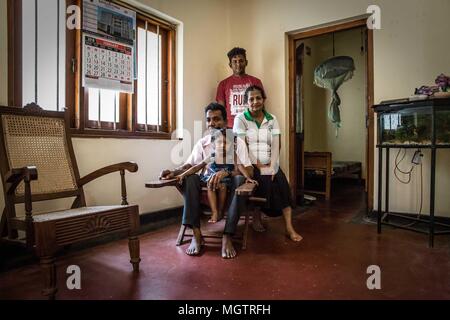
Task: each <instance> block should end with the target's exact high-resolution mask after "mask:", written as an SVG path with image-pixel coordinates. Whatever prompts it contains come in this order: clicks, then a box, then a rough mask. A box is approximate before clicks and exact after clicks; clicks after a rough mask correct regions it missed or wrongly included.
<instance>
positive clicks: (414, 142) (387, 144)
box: [373, 99, 450, 247]
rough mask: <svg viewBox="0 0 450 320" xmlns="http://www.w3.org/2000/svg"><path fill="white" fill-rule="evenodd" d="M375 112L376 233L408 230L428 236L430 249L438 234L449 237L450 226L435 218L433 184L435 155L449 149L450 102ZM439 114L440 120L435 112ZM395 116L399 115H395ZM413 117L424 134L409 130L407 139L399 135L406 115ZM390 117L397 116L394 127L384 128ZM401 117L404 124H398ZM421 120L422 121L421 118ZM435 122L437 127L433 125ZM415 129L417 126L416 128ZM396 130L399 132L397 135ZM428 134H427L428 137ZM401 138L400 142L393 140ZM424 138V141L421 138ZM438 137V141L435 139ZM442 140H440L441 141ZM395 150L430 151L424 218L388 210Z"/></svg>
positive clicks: (397, 106)
mask: <svg viewBox="0 0 450 320" xmlns="http://www.w3.org/2000/svg"><path fill="white" fill-rule="evenodd" d="M373 108H374V111H375V112H376V113H377V122H378V128H377V129H378V144H377V145H376V147H377V149H378V211H377V231H378V233H381V226H382V225H390V226H393V227H396V228H401V229H406V230H411V231H415V232H420V233H425V234H428V245H429V247H433V245H434V236H435V235H441V234H450V224H447V223H443V222H439V221H436V218H435V215H434V213H435V212H434V209H435V184H436V183H435V182H436V155H437V150H439V149H448V148H450V143H449V141H447V139H448V135H449V128H448V124H449V118H450V99H427V100H422V101H414V102H410V101H407V102H401V103H395V102H394V103H386V104H379V105H375V106H374V107H373ZM437 112H439V117H438V118H437V117H436V113H437ZM397 114H400V116H398V115H397ZM411 114H414V115H415V118H414V119H415V123H416V124H417V123H418V122H419V121H418V119H419V120H420V121H421V123H422V124H424V125H423V127H424V128H426V129H429V130H422V133H423V135H422V136H418V135H417V134H416V135H413V134H411V132H414V133H417V131H418V130H411V131H410V132H409V133H410V134H411V135H410V136H409V135H407V134H405V133H404V132H401V134H400V135H398V134H397V133H398V132H399V131H400V130H401V129H402V126H404V127H408V126H407V125H406V123H407V121H409V118H408V117H409V116H410V115H411ZM391 116H394V117H398V119H397V120H396V123H395V126H389V124H388V125H386V123H385V121H386V119H390V117H391ZM402 116H403V119H404V120H403V121H398V120H399V119H400V118H401V117H402ZM420 117H421V118H420ZM436 123H437V124H436ZM417 127H418V126H417ZM428 127H429V128H428ZM397 131H398V132H397ZM427 132H429V134H428V136H427ZM398 136H400V137H401V138H402V139H403V140H402V141H398V140H395V139H397V138H398ZM424 137H425V138H424ZM437 137H438V138H439V139H438V140H437ZM440 138H442V139H440ZM398 148H408V149H411V148H414V149H430V150H431V162H430V170H431V171H430V177H431V178H430V214H429V217H427V219H424V218H417V217H414V216H413V214H401V213H393V212H390V211H389V171H390V155H389V153H390V149H398ZM383 153H385V159H384V162H385V177H384V181H383ZM383 183H384V184H385V190H384V211H383V210H382V200H383ZM399 218H400V219H402V220H404V221H410V222H411V223H398V219H399ZM417 224H422V225H423V224H425V225H426V226H427V228H418V227H417V226H416V225H417Z"/></svg>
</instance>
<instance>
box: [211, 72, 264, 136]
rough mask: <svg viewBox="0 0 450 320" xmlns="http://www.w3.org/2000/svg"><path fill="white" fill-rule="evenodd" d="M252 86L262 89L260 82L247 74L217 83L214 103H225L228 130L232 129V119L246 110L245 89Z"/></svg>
mask: <svg viewBox="0 0 450 320" xmlns="http://www.w3.org/2000/svg"><path fill="white" fill-rule="evenodd" d="M252 85H256V86H259V87H261V88H263V85H262V83H261V80H259V79H258V78H255V77H252V76H250V75H248V74H246V75H244V76H241V77H238V76H234V75H232V76H230V77H228V78H226V79H225V80H222V81H221V82H220V83H219V86H218V87H217V94H216V101H220V100H222V101H225V107H226V109H227V118H228V127H229V128H232V127H233V123H234V117H235V116H236V115H237V114H239V113H241V112H243V111H244V110H245V108H247V105H246V104H244V93H245V89H247V88H248V87H250V86H252ZM263 89H264V88H263Z"/></svg>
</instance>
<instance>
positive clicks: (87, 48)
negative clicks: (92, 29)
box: [83, 34, 134, 93]
mask: <svg viewBox="0 0 450 320" xmlns="http://www.w3.org/2000/svg"><path fill="white" fill-rule="evenodd" d="M133 77H134V62H133V46H130V45H127V44H124V43H119V42H115V41H111V40H106V39H104V38H101V37H96V36H93V35H90V34H84V35H83V86H84V87H87V88H98V89H108V90H117V91H122V92H129V93H133V92H134V81H133Z"/></svg>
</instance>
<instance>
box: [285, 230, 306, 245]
mask: <svg viewBox="0 0 450 320" xmlns="http://www.w3.org/2000/svg"><path fill="white" fill-rule="evenodd" d="M287 236H288V237H289V239H291V240H292V241H295V242H298V241H302V239H303V237H302V236H301V235H299V234H298V233H297V232H295V230H291V231H288V232H287Z"/></svg>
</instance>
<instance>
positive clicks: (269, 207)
mask: <svg viewBox="0 0 450 320" xmlns="http://www.w3.org/2000/svg"><path fill="white" fill-rule="evenodd" d="M254 173H255V176H254V179H255V180H256V181H258V184H259V186H258V188H257V189H256V192H255V196H256V197H262V198H266V199H267V202H266V204H265V206H264V207H262V208H261V210H262V211H263V212H264V213H265V214H266V215H268V216H270V217H278V216H281V215H282V214H283V209H285V208H287V207H292V206H293V205H292V197H291V189H290V188H289V183H288V181H287V179H286V176H285V175H284V173H283V171H282V170H281V168H280V169H278V172H277V174H276V175H275V177H274V178H273V181H272V176H270V175H261V172H260V171H259V169H258V168H256V167H255V171H254Z"/></svg>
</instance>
